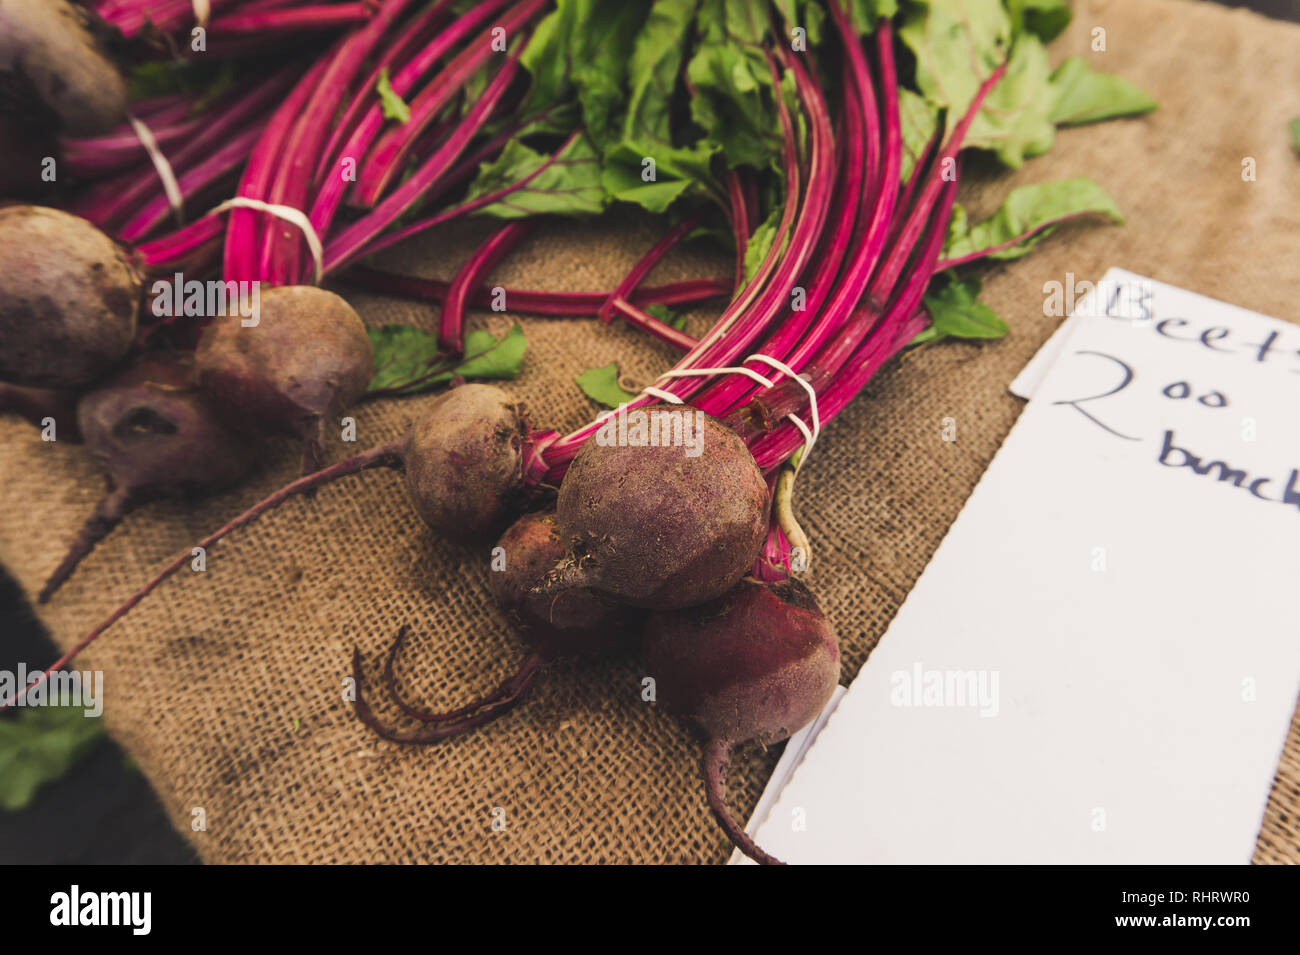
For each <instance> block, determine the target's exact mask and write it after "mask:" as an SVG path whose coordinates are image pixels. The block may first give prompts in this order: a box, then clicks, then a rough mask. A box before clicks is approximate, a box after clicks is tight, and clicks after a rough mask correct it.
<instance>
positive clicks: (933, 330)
mask: <svg viewBox="0 0 1300 955" xmlns="http://www.w3.org/2000/svg"><path fill="white" fill-rule="evenodd" d="M936 285H937V286H938V287H937V288H936V287H935V286H936ZM979 294H980V283H979V279H976V278H968V279H965V280H957V279H954V278H951V277H948V278H946V279H945V278H943V277H940V278H937V279H935V281H934V282H933V283H932V284H931V287H930V289H929V290H928V291H927V292H926V294H925V298H924V299H923V302H924V303H925V308H926V311H928V312H929V313H930V317H931V319H933V323H932V324H931V325H930V327H929V328H927V329H926V330H925V331H923V332H921V333H920V334H919V335H917V336H916V337H915V338H914V339H912V341H911V342H910V343H909V344H912V345H918V344H921V343H922V342H928V341H939V340H940V339H943V338H975V339H990V338H1002V337H1003V336H1004V335H1006V333H1007V331H1008V329H1007V323H1006V322H1004V321H1003V320H1002V319H1000V318H998V316H997V313H996V312H994V311H993V309H991V308H989V307H988V306H987V305H985V304H983V303H982V302H978V301H976V299H977V298H978V297H979Z"/></svg>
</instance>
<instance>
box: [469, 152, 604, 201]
mask: <svg viewBox="0 0 1300 955" xmlns="http://www.w3.org/2000/svg"><path fill="white" fill-rule="evenodd" d="M548 163H549V165H547V164H548ZM543 165H546V168H545V169H543V170H542V171H541V172H540V173H538V174H537V176H536V177H535V178H533V179H531V180H529V182H528V183H527V184H526V185H524V186H523V187H522V188H520V189H516V190H515V191H514V192H512V193H510V195H508V196H506V197H504V198H503V199H500V200H498V201H496V202H494V203H492V204H491V205H488V206H484V207H483V208H482V209H478V210H476V211H475V213H474V214H475V215H480V216H492V217H495V218H498V219H519V218H523V217H524V216H530V215H540V214H543V213H552V214H555V215H564V216H583V215H599V214H600V213H601V212H602V211H604V208H605V202H606V193H605V186H604V184H603V182H602V178H601V177H602V170H601V164H600V157H599V156H598V155H597V154H596V150H595V148H594V147H593V146H592V144H591V141H590V140H588V139H587V137H585V136H579V137H578V138H576V139H575V140H573V142H572V143H570V144H569V145H568V146H567V147H565V148H564V149H563V150H562V151H561V152H559V153H558V154H556V155H555V156H554V157H552V156H550V155H548V154H546V153H540V152H538V151H537V150H535V149H532V148H531V147H529V146H525V145H524V144H523V143H521V142H520V141H519V140H517V139H515V140H511V141H510V142H509V143H507V144H506V147H505V149H503V150H501V154H500V155H499V156H498V157H497V158H496V159H494V160H492V161H491V162H485V163H483V165H482V166H481V167H479V171H478V175H477V176H476V177H475V179H474V181H473V183H471V184H470V187H469V192H468V193H466V195H465V200H466V201H469V200H471V199H476V198H478V197H480V196H486V195H490V194H491V193H494V192H497V191H499V190H500V189H503V188H505V187H506V186H509V185H512V184H513V183H516V182H519V181H520V180H521V179H523V178H524V177H526V176H528V175H529V174H530V173H532V172H534V171H535V170H536V169H538V167H540V166H543Z"/></svg>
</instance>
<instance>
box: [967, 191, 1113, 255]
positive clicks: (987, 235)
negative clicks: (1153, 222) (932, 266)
mask: <svg viewBox="0 0 1300 955" xmlns="http://www.w3.org/2000/svg"><path fill="white" fill-rule="evenodd" d="M1087 214H1095V215H1100V216H1105V217H1106V218H1107V219H1110V221H1112V222H1115V223H1120V222H1123V221H1124V215H1123V213H1121V212H1120V210H1119V206H1117V205H1116V204H1115V200H1114V199H1112V198H1111V197H1110V196H1109V195H1108V194H1107V193H1106V190H1104V189H1102V188H1101V186H1099V185H1097V183H1095V182H1093V181H1092V180H1091V179H1086V178H1082V177H1081V178H1077V179H1064V180H1061V181H1060V182H1046V183H1040V184H1038V185H1033V186H1021V187H1020V188H1018V189H1013V190H1011V192H1010V193H1009V194H1008V195H1007V198H1006V199H1005V200H1004V201H1003V203H1002V205H1001V207H1000V208H999V209H998V211H997V212H995V213H994V214H993V215H991V216H989V217H988V218H987V219H985V220H984V221H983V222H977V223H975V224H974V225H970V224H969V223H968V221H967V219H966V212H965V210H964V209H962V208H961V207H959V206H958V207H955V208H954V212H953V217H952V220H951V221H950V222H949V224H948V236H947V239H946V240H945V242H944V249H943V256H942V258H944V259H962V258H967V257H972V256H973V257H980V258H990V259H1017V258H1019V257H1020V256H1022V255H1024V254H1026V253H1027V252H1029V250H1030V249H1032V248H1033V247H1034V246H1035V245H1037V244H1038V243H1039V242H1040V241H1042V240H1043V239H1044V238H1046V237H1047V236H1048V235H1050V234H1051V233H1052V231H1053V230H1054V229H1055V227H1056V225H1057V224H1059V223H1060V222H1061V221H1063V220H1065V219H1070V218H1073V217H1075V216H1081V215H1087ZM1007 243H1012V244H1010V245H1008V246H1007V248H1005V249H998V246H1001V245H1006V244H1007ZM995 249H996V251H990V250H995Z"/></svg>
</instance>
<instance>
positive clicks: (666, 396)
mask: <svg viewBox="0 0 1300 955" xmlns="http://www.w3.org/2000/svg"><path fill="white" fill-rule="evenodd" d="M641 394H643V395H649V396H650V397H651V398H658V399H659V400H660V401H666V402H668V403H669V404H670V405H680V404H685V402H683V401H682V399H681V398H678V397H677V396H676V395H675V394H673V393H672V392H671V391H664V390H663V389H662V388H656V387H655V386H654V385H646V386H645V387H644V388H642V389H641Z"/></svg>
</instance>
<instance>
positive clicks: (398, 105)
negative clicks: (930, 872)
mask: <svg viewBox="0 0 1300 955" xmlns="http://www.w3.org/2000/svg"><path fill="white" fill-rule="evenodd" d="M375 92H377V93H378V94H379V108H380V109H381V110H383V113H384V119H394V120H397V122H399V123H405V122H408V121H409V120H410V118H411V108H410V107H409V106H407V105H406V103H405V102H404V101H403V100H402V98H401V97H400V96H398V95H397V93H396V92H394V90H393V84H392V83H390V82H389V80H388V67H384V68H383V69H382V70H380V71H379V81H378V82H377V83H376V84H375Z"/></svg>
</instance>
